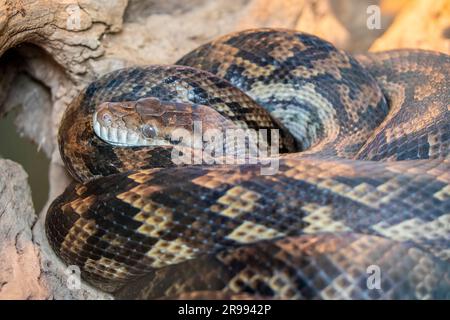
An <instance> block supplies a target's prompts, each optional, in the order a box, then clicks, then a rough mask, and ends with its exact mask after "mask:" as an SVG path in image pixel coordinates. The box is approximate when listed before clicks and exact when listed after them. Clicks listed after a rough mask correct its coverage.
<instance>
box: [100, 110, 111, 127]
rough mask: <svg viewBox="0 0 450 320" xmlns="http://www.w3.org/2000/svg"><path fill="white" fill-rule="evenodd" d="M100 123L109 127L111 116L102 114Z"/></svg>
mask: <svg viewBox="0 0 450 320" xmlns="http://www.w3.org/2000/svg"><path fill="white" fill-rule="evenodd" d="M102 121H103V123H104V124H105V125H106V126H109V125H111V123H112V117H111V115H110V114H109V113H104V114H103V115H102Z"/></svg>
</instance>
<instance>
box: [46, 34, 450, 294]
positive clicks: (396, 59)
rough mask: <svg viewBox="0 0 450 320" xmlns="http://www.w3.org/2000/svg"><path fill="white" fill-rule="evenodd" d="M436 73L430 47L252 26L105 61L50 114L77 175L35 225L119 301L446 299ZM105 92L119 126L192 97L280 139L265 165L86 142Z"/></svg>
mask: <svg viewBox="0 0 450 320" xmlns="http://www.w3.org/2000/svg"><path fill="white" fill-rule="evenodd" d="M181 65H184V66H181ZM449 71H450V57H448V56H446V55H444V54H438V53H434V52H427V51H416V50H401V51H391V52H381V53H376V54H366V55H360V56H358V57H356V58H354V57H351V56H350V55H347V54H346V53H344V52H342V51H340V50H337V49H336V48H334V47H333V46H332V45H331V44H330V43H328V42H325V41H323V40H321V39H319V38H317V37H314V36H311V35H307V34H303V33H298V32H293V31H289V30H271V29H259V30H250V31H243V32H240V33H236V34H231V35H227V36H224V37H222V38H219V39H217V40H215V41H213V42H211V43H208V44H205V45H204V46H201V47H200V48H198V49H196V50H194V51H193V52H191V53H189V54H187V55H186V56H184V57H183V58H182V59H180V60H179V61H178V62H176V66H148V67H134V68H129V69H124V70H119V71H115V72H113V73H111V74H108V75H105V76H103V77H101V78H100V79H98V80H97V81H95V82H93V83H91V84H90V85H89V86H88V87H87V88H86V89H85V90H84V91H83V92H82V93H81V94H80V96H79V97H78V98H77V99H75V100H74V102H73V103H72V104H71V105H70V106H69V108H68V109H67V111H66V114H65V116H64V118H63V120H62V123H61V127H60V132H59V143H60V151H61V155H62V158H63V160H64V162H65V163H66V166H67V168H68V170H69V172H70V173H71V174H72V175H73V177H74V178H75V179H77V180H79V182H78V183H76V184H73V185H72V186H70V187H68V188H67V190H66V191H65V192H64V193H63V194H62V195H61V196H60V197H58V198H57V199H56V200H55V201H54V202H53V204H52V206H51V207H50V209H49V211H48V216H47V220H46V230H47V235H48V239H49V241H50V243H51V244H52V246H53V248H54V250H55V252H56V253H57V254H58V255H59V256H60V257H61V258H62V259H63V260H64V261H65V262H66V263H67V264H75V265H78V266H79V267H80V268H81V270H82V276H83V278H84V279H86V280H87V281H90V282H91V283H93V284H95V285H96V286H98V287H100V288H102V289H103V290H106V291H110V292H114V293H115V295H116V296H117V297H118V298H147V299H149V298H190V299H204V298H206V299H208V298H214V299H240V298H241V299H449V298H450V280H449V279H450V227H449V226H450V109H449V102H448V101H449V100H448V99H449V97H450V79H449ZM147 98H152V99H154V100H150V103H148V101H149V100H145V99H147ZM142 99H144V100H142ZM143 101H145V103H142V102H143ZM105 103H110V104H107V106H113V107H112V108H115V107H116V106H119V107H120V105H122V104H123V105H126V106H128V109H127V112H126V113H123V114H126V115H127V117H128V116H130V117H132V119H133V120H132V123H133V127H134V128H139V125H140V123H141V122H142V123H144V124H146V121H147V120H146V119H145V116H142V115H147V116H148V115H149V114H150V113H151V117H152V120H151V121H152V125H154V126H156V128H157V129H158V130H159V129H161V131H159V132H163V129H164V128H162V127H161V126H163V124H164V125H165V124H167V123H170V124H173V123H176V122H177V121H175V120H174V119H175V118H170V119H169V118H164V119H163V118H161V121H156V120H155V118H154V116H155V112H154V110H155V109H154V107H155V105H156V106H157V107H158V108H161V107H163V106H164V107H167V108H168V109H167V110H169V111H170V112H169V111H168V112H167V113H165V116H167V117H175V115H174V112H175V113H176V112H178V111H179V112H180V114H179V115H177V116H179V119H184V120H183V121H184V122H183V123H191V122H189V121H187V120H189V119H187V118H185V117H186V115H187V114H189V115H192V117H194V115H195V114H196V112H197V111H198V110H200V111H199V112H200V113H203V112H206V113H209V112H211V114H218V116H214V117H210V118H209V119H210V120H211V122H214V121H216V120H217V119H221V118H222V117H224V118H226V119H228V120H230V121H231V122H232V123H233V124H234V125H235V126H236V127H237V128H242V129H246V128H255V129H258V128H262V129H279V130H280V133H281V135H280V138H281V152H282V153H284V154H282V155H281V156H280V157H279V159H278V161H279V169H278V171H277V172H275V173H274V174H272V175H262V174H261V170H260V169H261V166H262V165H261V164H259V163H258V164H240V165H237V164H236V165H217V166H215V165H192V166H175V165H174V164H173V163H172V161H171V150H172V149H173V145H170V144H167V145H158V146H155V145H154V146H133V147H127V146H118V145H112V144H109V143H107V142H105V141H103V140H102V139H100V138H99V137H98V136H97V135H96V134H95V133H94V130H93V114H94V113H95V112H96V111H97V110H99V107H100V106H105ZM111 103H114V104H111ZM130 105H131V106H132V107H131V108H130ZM136 105H139V108H138V107H136ZM146 106H147V107H146ZM133 108H134V109H139V110H138V115H139V116H135V115H131V114H132V113H130V112H132V111H133ZM149 108H153V109H151V110H153V111H150V109H149ZM177 108H179V109H177ZM208 108H211V109H208ZM158 110H159V109H158ZM201 110H203V111H201ZM208 110H209V111H208ZM119 111H120V110H119ZM187 111H188V112H187ZM182 112H184V113H182ZM119 114H121V113H120V112H119ZM163 114H164V112H159V111H158V115H160V116H161V117H164V116H163ZM158 115H157V116H158ZM119 118H121V119H123V118H124V117H123V116H120V117H119ZM200 118H201V119H203V120H205V119H206V118H205V117H203V118H202V117H200ZM192 119H193V118H192ZM192 119H191V120H192ZM214 119H216V120H214ZM110 120H111V119H110V118H108V117H106V119H105V121H106V122H110ZM163 120H164V121H163ZM172 120H173V121H172ZM228 120H227V121H228ZM124 121H125V120H124ZM186 121H187V122H186ZM120 125H122V126H123V125H125V124H124V123H122V124H120ZM208 125H211V127H213V126H214V123H212V124H210V123H208ZM133 130H135V129H133ZM272 142H273V141H271V143H272ZM374 268H375V269H377V268H378V270H380V271H381V278H380V288H378V289H377V288H375V289H373V288H371V287H370V284H369V282H370V281H371V280H370V275H371V274H370V270H373V269H374Z"/></svg>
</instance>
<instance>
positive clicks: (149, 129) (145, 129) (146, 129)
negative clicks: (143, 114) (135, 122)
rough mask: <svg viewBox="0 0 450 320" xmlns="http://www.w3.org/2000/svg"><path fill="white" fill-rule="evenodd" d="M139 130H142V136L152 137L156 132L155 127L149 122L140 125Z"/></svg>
mask: <svg viewBox="0 0 450 320" xmlns="http://www.w3.org/2000/svg"><path fill="white" fill-rule="evenodd" d="M141 131H142V134H143V135H144V137H146V138H154V137H156V134H157V131H156V128H155V127H153V126H151V125H149V124H144V125H143V126H142V127H141Z"/></svg>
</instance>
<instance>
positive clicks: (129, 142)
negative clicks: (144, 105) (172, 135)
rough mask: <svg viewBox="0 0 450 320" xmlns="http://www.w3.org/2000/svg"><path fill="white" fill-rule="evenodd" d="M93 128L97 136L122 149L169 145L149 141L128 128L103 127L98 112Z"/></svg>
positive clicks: (164, 142)
mask: <svg viewBox="0 0 450 320" xmlns="http://www.w3.org/2000/svg"><path fill="white" fill-rule="evenodd" d="M92 120H93V121H92V123H93V128H94V132H95V134H96V135H97V136H98V137H99V138H100V139H102V140H103V141H105V142H106V143H109V144H111V145H115V146H120V147H139V146H162V145H167V144H168V143H167V142H166V141H164V140H161V139H148V138H145V137H143V136H142V135H141V134H139V133H137V132H136V131H134V130H131V129H128V128H119V127H114V126H106V125H103V124H102V123H101V122H100V121H99V119H98V116H97V112H95V113H94V115H93V119H92Z"/></svg>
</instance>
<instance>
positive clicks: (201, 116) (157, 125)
mask: <svg viewBox="0 0 450 320" xmlns="http://www.w3.org/2000/svg"><path fill="white" fill-rule="evenodd" d="M195 121H199V122H201V123H202V126H203V130H207V129H210V128H220V127H222V128H225V127H227V128H230V127H233V126H234V125H233V124H232V123H231V121H229V120H228V119H225V118H224V117H223V116H222V115H220V113H218V112H217V111H215V110H214V109H212V108H211V107H208V106H202V105H196V104H191V103H178V102H166V101H161V100H159V99H157V98H143V99H139V100H137V101H124V102H103V103H101V104H100V105H99V106H98V107H97V109H96V112H95V113H94V115H93V128H94V132H95V134H96V135H97V136H98V137H99V138H101V139H102V140H103V141H105V142H107V143H109V144H112V145H116V146H122V147H134V146H169V145H173V144H176V143H177V142H175V141H172V140H171V137H172V134H173V132H174V131H175V130H176V129H184V130H186V131H185V132H187V133H189V134H191V133H193V131H194V122H195Z"/></svg>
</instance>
